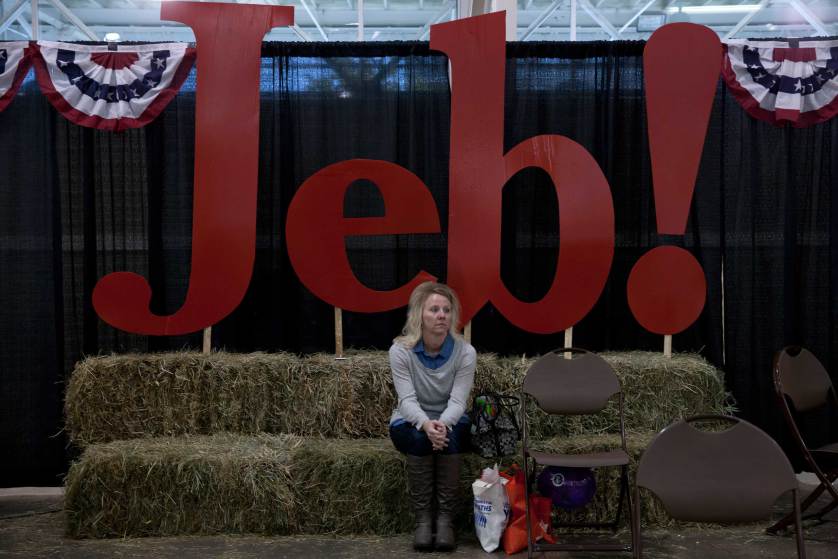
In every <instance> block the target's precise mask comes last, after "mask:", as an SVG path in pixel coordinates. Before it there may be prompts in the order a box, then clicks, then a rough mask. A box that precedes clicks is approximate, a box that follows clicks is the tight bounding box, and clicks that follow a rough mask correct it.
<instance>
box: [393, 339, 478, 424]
mask: <svg viewBox="0 0 838 559" xmlns="http://www.w3.org/2000/svg"><path fill="white" fill-rule="evenodd" d="M476 362H477V352H475V351H474V348H473V347H472V346H471V344H469V343H467V342H466V341H465V340H462V339H456V340H455V341H454V350H453V351H452V352H451V357H449V358H448V361H446V362H445V364H444V365H442V366H441V367H440V368H438V369H428V368H427V367H425V366H424V365H423V364H422V362H421V361H420V360H419V358H418V357H417V356H416V353H414V352H413V350H412V349H411V348H408V347H405V346H403V345H401V344H393V345H392V346H390V370H391V372H392V373H393V386H394V387H395V388H396V394H397V396H398V398H399V402H398V405H397V406H396V409H394V410H393V415H392V416H391V417H390V423H391V424H392V423H393V422H395V421H398V420H399V419H404V420H405V421H407V422H408V423H411V424H413V425H415V426H416V428H417V429H421V428H422V424H423V423H425V421H427V420H428V419H439V420H440V421H442V422H443V423H445V425H447V426H448V427H449V428H450V427H453V426H454V425H456V424H457V421H459V420H460V418H461V417H462V416H463V413H465V411H466V404H467V403H468V396H469V393H470V392H471V385H472V384H473V383H474V366H475V364H476Z"/></svg>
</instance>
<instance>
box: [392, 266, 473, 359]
mask: <svg viewBox="0 0 838 559" xmlns="http://www.w3.org/2000/svg"><path fill="white" fill-rule="evenodd" d="M434 294H436V295H442V296H443V297H445V298H446V299H448V300H449V301H450V302H451V329H450V330H449V332H450V334H451V335H452V336H454V337H455V338H459V337H460V333H459V332H458V331H457V328H459V326H460V298H459V297H457V293H455V292H454V290H453V289H451V288H450V287H448V286H447V285H445V284H442V283H436V282H433V281H426V282H424V283H420V284H419V285H418V286H416V289H414V290H413V293H411V294H410V300H409V302H408V304H407V320H406V321H405V323H404V328H402V333H401V336H398V337H397V338H396V339H394V340H393V343H394V344H401V345H403V346H405V347H413V346H415V345H416V343H417V342H418V341H419V339H420V338H421V337H422V309H423V308H424V306H425V301H427V300H428V297H430V296H431V295H434Z"/></svg>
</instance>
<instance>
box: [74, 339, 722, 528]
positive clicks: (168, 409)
mask: <svg viewBox="0 0 838 559" xmlns="http://www.w3.org/2000/svg"><path fill="white" fill-rule="evenodd" d="M603 357H604V358H605V359H606V360H607V361H609V362H610V363H611V364H612V366H613V367H614V368H615V370H616V371H617V374H618V376H619V377H620V380H621V382H622V385H623V391H624V395H625V415H626V429H627V431H628V433H629V447H630V451H631V453H632V454H633V455H634V457H635V459H636V458H637V457H639V455H640V454H641V453H642V450H643V449H644V448H645V446H646V444H648V442H649V440H650V439H651V437H652V436H653V435H654V433H656V432H657V431H659V430H660V429H662V428H663V427H665V426H666V425H668V424H669V423H671V422H672V421H673V420H674V419H676V418H680V417H685V416H689V415H693V414H697V413H726V412H730V411H731V408H730V405H729V399H728V395H727V394H726V393H725V390H724V384H723V380H722V374H721V372H720V371H718V370H717V369H715V368H714V367H713V366H711V365H709V364H708V363H707V362H706V361H704V360H703V359H702V358H700V357H698V356H696V355H686V354H684V355H675V356H673V358H672V359H665V358H664V357H663V356H661V355H660V354H656V353H647V352H631V353H606V354H603ZM531 362H532V361H531V360H528V359H524V358H505V357H498V356H495V355H491V354H483V355H480V357H479V359H478V364H477V371H476V375H475V387H474V391H473V394H476V393H479V392H483V391H494V392H501V393H510V394H515V393H517V392H518V391H519V387H520V382H521V379H522V378H523V376H524V373H525V372H526V370H527V368H528V367H529V365H530V364H531ZM395 402H396V398H395V392H394V390H393V386H392V382H391V380H390V371H389V367H388V363H387V354H386V353H385V352H356V353H351V354H349V355H348V358H347V359H346V360H343V361H336V360H335V359H334V358H333V357H332V356H330V355H309V356H298V355H293V354H287V353H277V354H262V353H255V354H230V353H224V352H216V353H212V354H209V355H204V354H199V353H166V354H142V355H118V356H108V357H93V358H89V359H86V360H84V361H82V362H80V363H79V364H78V365H77V367H76V370H75V371H74V373H73V375H72V377H71V380H70V383H69V386H68V390H67V396H66V405H65V407H66V422H67V432H68V433H69V435H70V438H71V440H72V442H73V443H74V444H75V445H77V446H78V447H80V448H82V449H84V452H83V453H82V455H81V457H80V458H79V460H78V461H76V462H75V463H74V464H73V465H72V467H71V469H70V472H69V473H68V475H67V480H66V486H67V492H66V498H65V509H66V511H67V521H68V525H67V532H68V534H69V535H71V536H74V537H112V536H145V535H173V534H189V533H197V534H211V533H246V532H255V533H264V534H292V533H339V534H348V533H356V534H357V533H360V534H382V535H384V534H393V533H399V532H404V531H407V530H409V529H410V525H411V516H410V513H409V506H408V497H407V488H406V482H405V473H404V460H403V457H402V456H401V455H400V454H399V453H398V452H396V451H395V450H394V449H393V448H392V444H391V443H390V441H389V439H388V438H387V426H388V425H387V423H388V420H389V417H390V413H391V412H392V409H393V407H394V406H395ZM529 419H530V425H531V428H530V436H531V438H532V439H534V440H536V441H541V442H540V443H539V444H542V445H543V446H544V447H549V448H557V449H565V450H566V449H575V450H577V451H586V450H594V449H597V448H601V447H602V446H603V445H607V444H611V443H613V442H614V441H615V440H616V439H615V437H614V433H615V431H616V430H617V429H618V419H617V412H616V408H613V407H609V408H608V409H606V411H605V412H603V413H601V414H599V415H597V416H572V417H564V418H554V417H547V416H545V415H544V414H541V413H540V412H538V411H533V412H532V413H531V415H530V418H529ZM511 461H512V459H507V460H506V461H505V463H509V462H511ZM490 465H491V461H488V460H483V459H481V458H479V457H477V456H474V455H468V456H467V459H466V463H465V467H464V468H463V478H462V485H463V492H462V495H463V505H462V507H463V514H461V515H460V517H461V520H462V522H463V525H467V524H468V523H469V518H470V516H469V515H470V511H471V501H470V491H469V489H468V487H469V485H470V483H471V481H472V480H473V479H474V478H475V477H477V476H478V475H479V473H480V470H481V469H482V468H484V467H487V466H490ZM597 483H598V486H599V491H598V495H597V497H596V499H595V501H594V502H593V503H592V505H591V506H590V507H589V508H588V512H587V514H609V513H613V509H614V505H615V504H616V501H617V495H616V491H613V490H612V489H614V488H615V487H616V481H615V479H614V478H613V477H608V476H602V475H600V476H598V479H597ZM647 503H648V504H647ZM644 505H646V506H645V508H644V511H643V514H644V523H646V524H650V523H651V524H654V523H661V522H664V521H665V519H666V518H667V517H666V514H665V513H664V512H663V511H662V510H661V509H660V507H659V506H657V505H656V504H655V503H654V501H650V500H644Z"/></svg>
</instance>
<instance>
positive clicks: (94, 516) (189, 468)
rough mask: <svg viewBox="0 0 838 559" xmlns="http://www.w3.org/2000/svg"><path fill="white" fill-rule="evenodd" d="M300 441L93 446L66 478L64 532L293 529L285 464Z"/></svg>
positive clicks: (229, 439)
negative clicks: (65, 524)
mask: <svg viewBox="0 0 838 559" xmlns="http://www.w3.org/2000/svg"><path fill="white" fill-rule="evenodd" d="M299 443H300V441H299V439H298V438H297V437H292V436H279V437H276V436H270V435H259V436H254V437H243V436H240V435H233V434H217V435H212V436H209V437H206V436H193V437H179V438H175V437H158V438H153V439H136V440H131V441H117V442H112V443H107V444H101V445H92V446H90V447H88V448H87V450H85V452H84V454H83V455H82V456H81V458H80V459H79V460H78V461H77V462H75V463H74V464H73V465H72V467H71V468H70V471H69V473H68V474H67V479H66V493H65V498H64V507H65V511H66V519H67V526H66V532H67V535H69V536H72V537H77V538H86V537H91V538H102V537H125V536H169V535H176V534H216V533H244V532H254V533H260V534H288V533H292V532H295V531H296V530H297V527H298V522H297V518H296V514H297V508H296V506H295V503H294V495H293V493H292V491H291V487H290V484H291V482H290V479H289V473H288V471H289V468H288V462H289V459H290V454H291V452H292V451H293V449H294V448H295V447H296V446H297V445H299Z"/></svg>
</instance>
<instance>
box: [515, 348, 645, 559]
mask: <svg viewBox="0 0 838 559" xmlns="http://www.w3.org/2000/svg"><path fill="white" fill-rule="evenodd" d="M521 393H522V394H521V410H522V414H521V415H522V421H521V423H522V435H523V453H524V460H523V463H524V473H525V474H526V479H527V483H525V484H524V487H525V488H526V490H525V498H526V504H527V557H532V553H533V551H560V550H589V551H631V550H632V544H620V543H614V542H607V543H606V542H597V543H554V544H548V543H537V542H533V541H532V533H531V526H530V483H531V482H532V479H533V478H534V476H535V471H536V468H537V467H538V466H539V465H540V466H566V467H573V468H602V467H619V468H620V499H619V501H618V505H617V515H616V518H615V519H614V521H612V522H600V523H576V524H560V525H559V526H564V527H578V528H610V529H612V530H616V529H617V528H618V527H619V524H620V516H621V513H622V508H623V499H624V498H625V499H626V501H627V502H628V510H629V511H631V510H632V509H631V492H630V491H629V481H628V464H629V455H628V451H627V450H626V434H625V429H624V425H623V393H622V390H621V388H620V381H619V379H618V378H617V375H616V374H614V370H613V369H612V368H611V365H609V364H608V363H607V362H606V361H605V360H604V359H602V358H601V357H599V356H598V355H595V354H593V353H590V352H588V351H586V350H584V349H576V348H563V349H557V350H555V351H553V352H551V353H548V354H546V355H543V356H542V357H541V358H539V359H538V360H537V361H536V362H535V363H533V364H532V366H530V368H529V370H528V371H527V373H526V375H525V376H524V381H523V385H522V387H521ZM615 396H616V397H617V398H618V401H619V413H620V437H621V439H620V440H621V445H620V447H619V448H615V449H614V450H610V451H605V452H594V453H589V454H560V453H551V452H539V451H536V450H532V449H531V448H530V443H529V437H528V425H527V407H528V403H529V400H530V399H532V400H534V401H535V403H536V404H537V405H538V407H539V408H541V409H542V410H543V411H544V412H546V413H549V414H560V415H581V414H594V413H597V412H600V411H602V410H603V409H604V408H605V406H606V404H607V403H608V402H609V400H611V398H612V397H615ZM629 524H630V527H631V533H632V538H631V539H632V543H633V542H634V539H635V534H636V532H637V530H636V528H635V525H634V518H633V517H632V516H631V515H630V517H629Z"/></svg>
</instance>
